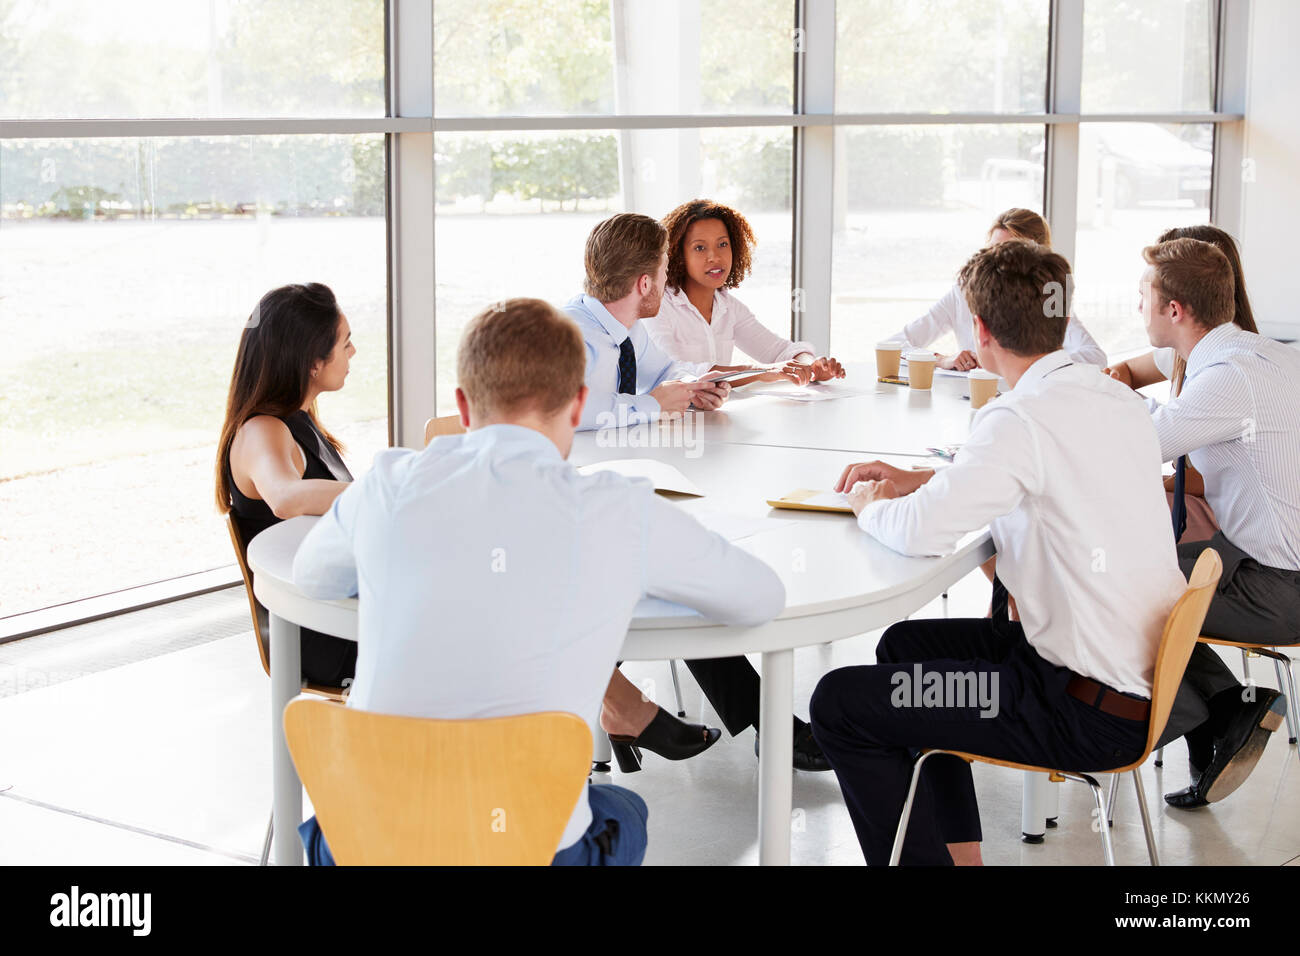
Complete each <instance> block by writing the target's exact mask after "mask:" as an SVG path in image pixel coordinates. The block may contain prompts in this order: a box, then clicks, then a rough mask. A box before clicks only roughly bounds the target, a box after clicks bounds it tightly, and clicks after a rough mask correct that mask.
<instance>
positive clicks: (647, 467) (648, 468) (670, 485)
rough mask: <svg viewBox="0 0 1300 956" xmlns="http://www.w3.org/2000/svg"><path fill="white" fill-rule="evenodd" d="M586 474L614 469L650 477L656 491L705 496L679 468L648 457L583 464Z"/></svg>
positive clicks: (580, 469)
mask: <svg viewBox="0 0 1300 956" xmlns="http://www.w3.org/2000/svg"><path fill="white" fill-rule="evenodd" d="M578 471H579V472H581V473H582V474H584V475H590V474H592V473H594V472H597V471H612V472H615V473H616V474H620V475H625V476H627V477H628V478H648V479H649V480H650V483H651V484H653V485H654V489H655V491H670V492H674V493H676V494H682V495H695V496H696V497H697V498H702V497H704V492H703V491H701V490H700V489H699V486H698V485H696V484H695V482H693V481H691V480H690V479H689V478H687V477H686V476H685V475H683V474H682V473H681V471H679V470H678V469H676V468H674V467H673V466H672V465H670V464H668V463H666V462H662V461H652V460H650V459H648V458H620V459H617V460H615V461H599V462H596V463H595V464H594V465H583V466H582V467H581V468H579V469H578Z"/></svg>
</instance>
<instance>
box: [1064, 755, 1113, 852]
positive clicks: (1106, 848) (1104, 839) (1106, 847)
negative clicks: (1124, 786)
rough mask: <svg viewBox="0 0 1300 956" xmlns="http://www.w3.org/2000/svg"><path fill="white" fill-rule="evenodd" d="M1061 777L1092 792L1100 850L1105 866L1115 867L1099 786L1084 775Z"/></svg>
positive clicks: (1067, 774) (1071, 774)
mask: <svg viewBox="0 0 1300 956" xmlns="http://www.w3.org/2000/svg"><path fill="white" fill-rule="evenodd" d="M1062 776H1064V777H1066V778H1067V779H1070V780H1077V781H1079V782H1080V783H1086V784H1087V785H1088V788H1089V789H1090V790H1091V791H1092V801H1093V803H1095V804H1096V805H1097V824H1098V826H1097V829H1098V830H1100V831H1101V849H1102V852H1103V853H1104V854H1105V855H1106V865H1107V866H1114V865H1115V850H1114V849H1113V848H1112V846H1111V842H1110V827H1108V826H1106V825H1105V820H1106V796H1105V794H1103V793H1102V792H1101V784H1099V783H1098V782H1097V780H1096V778H1094V777H1091V776H1089V775H1088V774H1086V773H1063V774H1062Z"/></svg>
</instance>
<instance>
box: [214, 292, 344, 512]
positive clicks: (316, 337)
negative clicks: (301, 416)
mask: <svg viewBox="0 0 1300 956" xmlns="http://www.w3.org/2000/svg"><path fill="white" fill-rule="evenodd" d="M341 321H342V317H341V314H340V312H339V303H338V300H337V299H335V298H334V293H333V292H332V291H330V288H329V287H328V286H325V285H321V284H320V283H319V282H309V283H307V284H305V285H286V286H281V287H280V288H278V289H272V290H271V291H270V292H268V293H267V294H266V295H264V296H262V300H261V301H260V302H258V303H257V308H255V309H254V310H253V314H252V315H250V316H249V317H248V321H247V322H246V323H245V324H244V332H243V335H241V336H240V339H239V352H238V353H237V354H236V355H235V370H234V372H233V373H232V374H231V376H230V393H229V395H228V396H227V398H226V421H225V423H224V424H223V425H222V426H221V438H220V440H219V441H218V442H217V462H216V465H217V467H216V478H217V510H218V511H220V512H221V513H222V514H225V513H226V512H228V511H229V510H230V491H231V483H232V481H233V478H232V477H231V474H230V446H231V445H232V444H233V443H234V441H235V433H236V432H237V431H239V429H240V426H242V425H243V424H244V422H246V421H248V420H249V419H250V418H252V417H253V416H255V415H273V416H275V417H276V418H284V417H286V416H288V415H291V414H293V413H294V412H296V411H298V410H299V409H301V408H302V403H303V401H304V400H305V399H306V398H307V390H308V388H309V386H310V384H311V370H312V366H313V365H315V364H316V363H317V362H326V361H328V360H329V357H330V354H331V353H332V352H333V351H334V346H335V344H336V343H337V341H338V334H339V323H340V322H341ZM307 414H308V415H310V416H311V419H312V422H313V423H314V424H315V425H316V427H317V428H319V429H320V431H321V434H322V435H324V436H325V439H326V440H327V441H328V442H329V443H330V444H331V445H333V446H334V450H335V451H339V452H341V451H342V450H343V445H342V444H341V443H340V442H339V440H338V439H337V438H335V437H334V436H333V435H331V434H330V433H329V432H327V431H326V430H325V429H324V428H323V427H321V424H320V422H319V421H317V419H316V405H315V403H314V402H313V403H312V406H311V408H309V409H308V410H307Z"/></svg>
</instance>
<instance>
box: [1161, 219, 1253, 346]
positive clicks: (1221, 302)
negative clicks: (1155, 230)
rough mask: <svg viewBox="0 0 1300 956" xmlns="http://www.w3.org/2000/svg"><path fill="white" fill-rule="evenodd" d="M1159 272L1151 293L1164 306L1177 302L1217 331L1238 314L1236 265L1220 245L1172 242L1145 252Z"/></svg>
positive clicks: (1195, 240)
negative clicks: (1233, 275) (1229, 259)
mask: <svg viewBox="0 0 1300 956" xmlns="http://www.w3.org/2000/svg"><path fill="white" fill-rule="evenodd" d="M1142 258H1143V259H1145V260H1146V261H1147V263H1148V264H1149V265H1150V266H1151V267H1152V269H1154V270H1155V274H1154V275H1152V277H1151V292H1152V293H1153V294H1154V295H1157V296H1159V297H1160V300H1161V303H1162V306H1163V305H1167V304H1168V303H1170V302H1177V303H1178V304H1179V305H1181V306H1182V307H1183V308H1185V309H1186V310H1187V311H1188V312H1190V313H1191V316H1192V318H1193V319H1194V320H1195V322H1196V324H1197V325H1199V326H1201V327H1202V328H1206V329H1213V328H1216V327H1217V326H1220V325H1223V324H1224V323H1225V322H1231V321H1232V317H1233V316H1234V315H1235V314H1236V308H1237V300H1236V288H1237V285H1236V281H1235V280H1234V279H1233V277H1232V264H1231V263H1230V262H1229V261H1228V257H1227V256H1225V255H1224V254H1223V251H1222V250H1220V249H1219V248H1218V247H1217V246H1215V245H1213V244H1211V243H1208V242H1202V241H1201V240H1200V239H1170V240H1169V241H1168V242H1158V243H1156V244H1155V245H1154V246H1147V247H1146V248H1145V249H1143V250H1142Z"/></svg>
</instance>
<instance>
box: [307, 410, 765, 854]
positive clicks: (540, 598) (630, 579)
mask: <svg viewBox="0 0 1300 956" xmlns="http://www.w3.org/2000/svg"><path fill="white" fill-rule="evenodd" d="M293 579H294V583H295V584H296V585H297V586H298V587H299V588H300V589H301V590H302V591H303V592H304V593H306V594H308V595H310V596H311V597H314V598H320V599H336V598H342V597H348V596H351V595H354V594H355V595H358V597H359V598H360V607H359V609H358V613H359V620H358V644H359V646H358V652H357V674H356V681H355V683H354V684H353V687H352V693H351V695H350V696H349V699H348V704H349V705H350V706H353V707H359V708H361V709H363V710H369V711H377V712H380V713H387V714H400V715H405V716H412V717H438V718H445V719H470V718H479V717H501V716H509V715H513V714H529V713H536V712H539V711H567V712H569V713H573V714H577V715H578V716H580V717H581V718H582V719H583V720H585V721H587V723H588V725H589V726H590V727H591V729H592V733H593V734H596V733H600V732H601V731H600V725H599V717H600V707H601V699H602V698H603V697H604V694H605V687H606V685H607V684H608V683H609V678H610V674H611V673H613V670H614V666H615V662H616V661H617V659H618V655H619V651H620V650H621V648H622V645H623V638H624V636H625V635H626V633H627V627H628V622H629V620H630V619H631V617H632V612H633V609H634V608H635V607H636V604H637V601H639V600H640V599H641V597H642V596H643V595H646V594H649V595H652V596H655V597H660V598H664V599H666V600H669V601H675V602H677V603H679V604H684V605H686V606H688V607H691V608H694V609H696V610H697V611H699V612H700V613H701V614H703V615H705V616H706V617H709V618H712V619H713V620H715V621H720V622H723V623H727V624H737V625H756V624H760V623H762V622H764V621H767V620H769V619H770V618H772V617H775V616H776V615H777V614H778V613H780V611H781V610H782V609H783V608H784V607H785V589H784V587H783V586H782V584H781V580H780V578H779V577H777V575H776V572H774V571H773V570H772V569H771V568H770V567H768V566H767V565H766V564H764V563H763V562H762V561H760V560H758V559H757V558H755V557H753V556H752V555H750V554H747V553H746V552H744V551H742V550H740V549H739V548H737V547H735V546H734V545H732V544H730V543H729V542H728V541H727V540H726V539H725V538H723V537H722V536H721V535H719V534H716V533H714V532H712V531H709V530H708V529H706V528H705V527H704V526H703V525H701V524H699V522H697V521H696V520H695V519H694V518H692V517H690V516H689V515H687V514H686V513H685V512H684V511H682V510H680V509H679V508H677V507H676V506H675V505H673V504H672V503H671V502H669V501H667V500H665V499H664V498H662V497H660V496H658V495H656V494H655V493H654V491H653V490H652V488H651V486H650V484H649V483H648V482H645V481H642V480H639V479H631V478H624V477H622V476H621V475H615V474H613V473H611V472H597V473H595V474H591V475H581V474H579V473H578V471H577V470H576V469H575V468H573V467H572V466H571V465H570V464H569V463H568V462H567V461H565V460H564V459H563V458H562V457H561V456H560V452H559V450H558V449H557V448H556V446H555V444H554V443H553V442H552V441H551V440H550V439H549V438H547V437H546V436H545V435H542V434H541V433H540V432H537V431H534V430H533V429H530V428H524V427H521V426H517V425H491V426H488V427H486V428H480V429H476V430H475V431H472V432H469V433H468V434H465V435H449V436H446V437H442V438H437V439H435V440H434V441H433V442H432V443H431V444H430V445H429V446H428V447H427V448H425V449H424V450H423V451H419V452H416V451H410V450H408V449H402V448H392V449H389V450H387V451H383V452H380V453H379V454H378V455H377V456H375V462H374V466H373V467H372V468H371V469H370V471H369V472H367V473H366V475H365V476H364V477H363V478H361V479H360V480H359V481H355V482H353V483H352V485H351V486H350V487H349V488H348V489H347V490H346V491H345V492H343V494H341V495H339V497H338V498H337V499H336V500H335V502H334V505H333V506H332V507H331V508H330V510H329V512H328V513H327V514H325V515H324V516H322V517H321V519H320V521H318V522H317V523H316V526H315V527H314V528H312V530H311V531H310V532H309V533H308V535H307V537H306V538H305V539H304V540H303V543H302V546H301V547H300V548H299V549H298V553H297V555H296V557H295V559H294V564H293ZM413 812H418V811H417V810H415V809H413ZM590 822H591V810H590V807H589V805H588V803H587V800H586V797H585V796H584V797H583V798H582V799H581V800H579V801H578V805H577V807H576V808H575V809H574V812H573V816H572V817H571V818H570V820H569V824H568V826H567V827H566V829H565V831H564V837H563V839H562V840H561V842H560V847H561V848H563V847H567V846H569V845H571V844H573V843H574V842H576V841H577V840H578V839H579V838H580V837H581V836H582V834H583V833H584V832H585V831H586V829H587V827H588V825H589V824H590Z"/></svg>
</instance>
